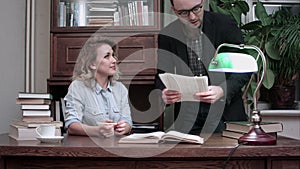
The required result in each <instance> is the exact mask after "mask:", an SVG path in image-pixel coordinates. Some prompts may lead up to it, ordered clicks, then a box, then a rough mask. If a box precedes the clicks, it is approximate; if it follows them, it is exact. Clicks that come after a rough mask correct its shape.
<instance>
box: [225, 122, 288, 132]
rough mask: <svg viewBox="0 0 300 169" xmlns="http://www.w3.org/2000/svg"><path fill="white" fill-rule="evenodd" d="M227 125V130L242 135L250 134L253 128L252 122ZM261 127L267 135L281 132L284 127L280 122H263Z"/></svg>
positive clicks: (228, 123)
mask: <svg viewBox="0 0 300 169" xmlns="http://www.w3.org/2000/svg"><path fill="white" fill-rule="evenodd" d="M225 124H226V130H229V131H237V132H242V133H248V131H249V130H250V129H251V128H252V127H253V126H252V123H251V122H250V121H231V122H226V123H225ZM260 126H261V128H262V129H263V130H264V131H265V132H266V133H274V132H281V131H282V130H283V125H282V123H280V122H261V123H260Z"/></svg>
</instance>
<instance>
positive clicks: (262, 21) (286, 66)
mask: <svg viewBox="0 0 300 169" xmlns="http://www.w3.org/2000/svg"><path fill="white" fill-rule="evenodd" d="M255 15H256V17H257V18H258V20H256V21H253V22H250V23H247V24H245V25H243V26H241V28H242V29H243V30H244V32H245V42H246V43H247V44H253V45H256V46H258V47H260V49H261V50H262V51H263V52H264V54H265V56H266V59H267V63H268V64H267V72H266V74H267V75H266V79H265V80H264V83H263V85H264V87H265V88H266V89H268V90H267V91H268V93H269V97H268V98H267V99H268V101H270V102H271V104H272V108H273V109H292V108H293V105H294V100H295V80H296V79H297V78H298V77H299V70H300V14H297V15H294V14H292V13H291V12H290V10H289V9H288V8H280V9H279V10H278V11H276V12H275V13H273V14H269V15H268V14H267V12H266V9H265V7H264V6H263V4H262V3H261V2H258V3H257V5H256V7H255ZM254 86H255V85H253V87H254ZM250 91H251V90H250ZM276 93H279V95H278V96H277V95H276ZM288 94H290V95H288ZM276 99H277V100H276ZM284 101H287V102H284Z"/></svg>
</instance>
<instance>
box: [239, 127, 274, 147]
mask: <svg viewBox="0 0 300 169" xmlns="http://www.w3.org/2000/svg"><path fill="white" fill-rule="evenodd" d="M238 143H239V144H240V143H243V144H244V145H274V144H276V138H275V137H274V136H271V135H269V134H267V133H265V132H264V131H263V130H262V129H261V127H258V128H256V127H253V128H252V129H251V130H250V131H249V132H248V133H247V134H245V135H243V136H242V137H240V138H239V139H238Z"/></svg>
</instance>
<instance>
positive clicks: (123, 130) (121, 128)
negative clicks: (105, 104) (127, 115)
mask: <svg viewBox="0 0 300 169" xmlns="http://www.w3.org/2000/svg"><path fill="white" fill-rule="evenodd" d="M130 128H131V127H130V125H129V124H128V123H127V122H125V121H124V120H120V121H119V122H118V123H117V125H116V126H115V134H116V135H124V134H127V133H129V131H130Z"/></svg>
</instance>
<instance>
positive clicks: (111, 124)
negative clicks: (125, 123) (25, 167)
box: [98, 122, 118, 125]
mask: <svg viewBox="0 0 300 169" xmlns="http://www.w3.org/2000/svg"><path fill="white" fill-rule="evenodd" d="M98 124H111V125H117V124H118V123H113V122H111V123H110V122H98Z"/></svg>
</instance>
